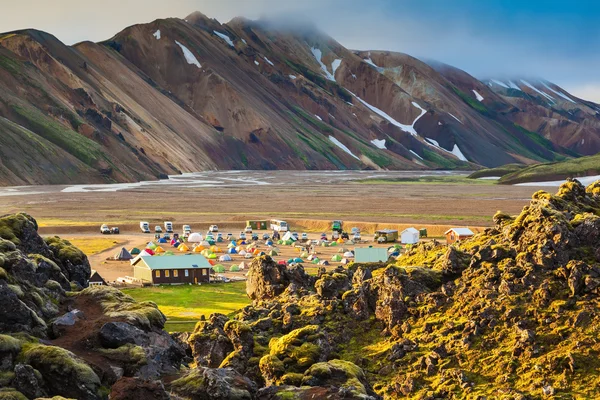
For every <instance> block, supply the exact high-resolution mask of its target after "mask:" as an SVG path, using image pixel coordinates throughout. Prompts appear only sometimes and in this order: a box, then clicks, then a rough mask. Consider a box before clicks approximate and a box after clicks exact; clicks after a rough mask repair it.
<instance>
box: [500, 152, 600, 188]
mask: <svg viewBox="0 0 600 400" xmlns="http://www.w3.org/2000/svg"><path fill="white" fill-rule="evenodd" d="M591 175H600V155H594V156H588V157H581V158H575V159H571V160H567V161H561V162H553V163H546V164H538V165H533V166H530V167H527V168H523V169H520V170H518V171H515V172H512V173H509V174H508V175H504V176H503V177H502V178H501V179H500V180H499V183H505V184H515V183H522V182H537V181H550V180H560V179H565V178H569V177H582V176H591Z"/></svg>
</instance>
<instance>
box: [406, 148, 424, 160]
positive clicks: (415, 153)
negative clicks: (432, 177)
mask: <svg viewBox="0 0 600 400" xmlns="http://www.w3.org/2000/svg"><path fill="white" fill-rule="evenodd" d="M409 151H410V152H411V153H413V154H414V155H415V156H417V157H419V158H420V159H421V160H422V159H423V157H421V156H420V155H418V154H417V153H415V152H414V151H412V150H409Z"/></svg>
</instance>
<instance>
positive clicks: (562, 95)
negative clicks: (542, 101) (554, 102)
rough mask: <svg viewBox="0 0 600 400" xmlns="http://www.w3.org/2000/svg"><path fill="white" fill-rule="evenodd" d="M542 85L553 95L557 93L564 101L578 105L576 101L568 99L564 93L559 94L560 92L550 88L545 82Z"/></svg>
mask: <svg viewBox="0 0 600 400" xmlns="http://www.w3.org/2000/svg"><path fill="white" fill-rule="evenodd" d="M542 85H544V86H545V87H546V89H548V90H550V91H551V92H552V93H555V94H557V95H559V96H560V97H562V98H563V99H565V100H567V101H570V102H571V103H574V104H577V102H576V101H574V100H573V99H570V98H569V97H567V96H566V95H565V94H564V93H561V92H559V91H558V90H554V89H552V88H551V87H550V86H548V85H547V84H546V83H545V82H542Z"/></svg>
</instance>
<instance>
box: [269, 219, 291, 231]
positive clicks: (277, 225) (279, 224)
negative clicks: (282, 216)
mask: <svg viewBox="0 0 600 400" xmlns="http://www.w3.org/2000/svg"><path fill="white" fill-rule="evenodd" d="M270 225H271V230H273V231H278V232H287V231H288V224H287V222H285V221H281V220H278V219H272V220H271V222H270Z"/></svg>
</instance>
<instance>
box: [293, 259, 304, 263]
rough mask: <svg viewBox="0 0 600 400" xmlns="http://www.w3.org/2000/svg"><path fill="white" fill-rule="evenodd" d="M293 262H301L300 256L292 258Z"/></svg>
mask: <svg viewBox="0 0 600 400" xmlns="http://www.w3.org/2000/svg"><path fill="white" fill-rule="evenodd" d="M294 262H296V263H301V262H302V259H301V258H294Z"/></svg>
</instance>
